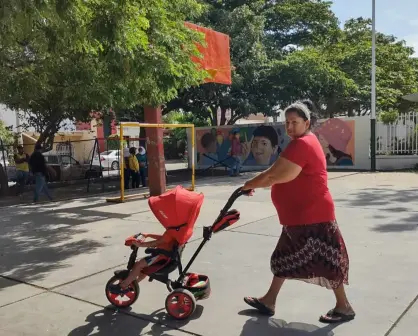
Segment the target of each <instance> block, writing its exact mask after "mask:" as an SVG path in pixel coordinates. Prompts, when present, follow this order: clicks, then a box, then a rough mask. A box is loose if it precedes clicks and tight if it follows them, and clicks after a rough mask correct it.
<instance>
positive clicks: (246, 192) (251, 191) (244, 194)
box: [241, 188, 255, 196]
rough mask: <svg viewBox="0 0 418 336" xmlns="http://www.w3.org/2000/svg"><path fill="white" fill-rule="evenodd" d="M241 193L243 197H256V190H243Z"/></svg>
mask: <svg viewBox="0 0 418 336" xmlns="http://www.w3.org/2000/svg"><path fill="white" fill-rule="evenodd" d="M241 192H242V195H243V196H253V195H254V192H255V190H254V189H247V190H244V189H243V188H241Z"/></svg>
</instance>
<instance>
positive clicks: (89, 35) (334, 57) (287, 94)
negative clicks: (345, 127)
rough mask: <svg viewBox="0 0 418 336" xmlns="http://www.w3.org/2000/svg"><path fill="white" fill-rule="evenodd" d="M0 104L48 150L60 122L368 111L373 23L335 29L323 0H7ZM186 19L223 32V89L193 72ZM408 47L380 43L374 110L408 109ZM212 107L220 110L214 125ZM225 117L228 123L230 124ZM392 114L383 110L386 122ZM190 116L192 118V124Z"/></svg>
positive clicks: (414, 83)
mask: <svg viewBox="0 0 418 336" xmlns="http://www.w3.org/2000/svg"><path fill="white" fill-rule="evenodd" d="M2 6H3V7H2V11H1V12H0V102H2V103H5V104H6V105H7V106H8V107H10V108H12V109H15V110H23V111H25V113H26V114H27V115H28V122H29V124H30V126H35V128H36V129H37V130H39V131H40V133H41V138H40V141H41V142H48V143H51V142H52V140H53V135H54V134H55V133H56V131H57V130H58V128H59V125H60V124H61V123H62V122H63V120H66V119H70V120H78V121H85V120H86V119H89V118H91V111H99V112H103V113H106V111H109V110H110V109H112V110H113V111H116V112H117V113H118V116H119V117H121V116H123V117H125V118H128V119H136V120H138V121H141V120H142V116H143V113H142V110H143V109H142V106H144V105H157V104H163V112H164V113H165V114H167V113H170V112H171V111H182V112H181V113H185V116H184V118H186V119H188V120H195V121H196V122H198V121H204V122H206V121H209V122H210V123H211V124H212V125H217V124H226V123H230V124H232V123H234V122H235V121H236V120H238V119H240V118H245V117H247V116H249V115H250V114H253V113H263V114H264V115H267V116H271V115H274V114H275V113H276V111H277V109H278V107H280V108H283V107H285V105H287V104H289V103H291V102H293V101H295V100H298V99H303V98H310V99H311V100H313V101H314V103H315V104H316V105H317V106H318V107H319V108H320V112H321V113H322V116H333V115H337V114H340V115H341V114H347V115H350V116H353V115H363V114H366V113H368V112H369V110H370V91H371V90H370V85H371V78H370V77H371V76H370V74H371V22H370V20H369V19H365V18H353V19H351V20H348V21H347V22H345V24H344V26H343V27H340V26H339V22H338V20H337V18H336V17H335V15H334V13H333V12H332V10H331V2H330V1H325V0H315V1H313V0H281V1H270V0H232V1H231V0H177V1H166V0H155V1H154V0H153V1H150V0H125V1H107V0H94V1H93V0H88V1H64V0H51V1H16V0H4V1H3V3H2ZM185 21H192V22H194V23H197V24H200V25H202V26H205V27H208V28H212V29H214V30H217V31H219V32H222V33H225V34H228V35H229V36H230V41H231V49H230V52H231V61H232V66H233V69H232V80H233V82H232V85H220V84H214V83H207V84H203V85H201V84H202V82H203V79H204V78H205V77H206V75H207V74H206V72H204V71H201V70H200V69H199V68H198V65H196V64H195V63H193V61H192V60H191V57H190V56H191V55H198V50H197V48H196V45H195V42H201V41H202V35H201V34H199V33H197V32H194V31H192V30H190V29H188V28H187V27H186V26H185V25H184V22H185ZM413 52H414V51H413V49H412V48H410V47H408V46H407V45H406V43H405V42H404V41H401V40H399V39H397V38H396V37H394V36H389V35H385V34H382V33H378V34H377V111H378V112H385V111H395V110H397V111H400V112H403V111H406V110H407V109H408V108H410V107H411V103H408V102H406V101H404V100H402V98H401V97H402V96H403V95H405V94H408V93H412V92H416V91H418V61H417V59H416V58H414V57H411V56H412V55H413ZM218 109H220V110H221V113H220V119H219V120H218V113H217V111H218ZM227 111H231V116H230V118H229V119H227V115H228V113H227ZM391 113H392V112H391ZM191 116H193V117H191Z"/></svg>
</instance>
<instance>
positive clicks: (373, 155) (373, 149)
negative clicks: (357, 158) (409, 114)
mask: <svg viewBox="0 0 418 336" xmlns="http://www.w3.org/2000/svg"><path fill="white" fill-rule="evenodd" d="M371 94H372V106H371V113H370V136H371V146H370V160H371V162H370V168H371V171H372V172H374V171H376V0H372V93H371Z"/></svg>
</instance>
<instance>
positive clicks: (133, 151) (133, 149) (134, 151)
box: [129, 147, 136, 155]
mask: <svg viewBox="0 0 418 336" xmlns="http://www.w3.org/2000/svg"><path fill="white" fill-rule="evenodd" d="M129 153H131V154H132V155H135V153H136V148H135V147H131V148H129Z"/></svg>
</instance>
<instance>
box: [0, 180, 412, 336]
mask: <svg viewBox="0 0 418 336" xmlns="http://www.w3.org/2000/svg"><path fill="white" fill-rule="evenodd" d="M245 178H246V177H243V178H234V179H231V178H216V179H207V180H202V181H200V182H198V185H197V187H198V191H200V192H203V193H204V195H205V202H204V204H203V207H202V210H201V214H200V217H199V219H198V221H197V223H196V226H197V228H196V230H195V232H194V236H193V238H192V241H191V242H190V243H189V244H188V245H187V248H186V250H185V253H184V258H183V260H184V262H187V261H188V258H189V257H190V256H191V254H192V253H193V252H194V251H195V249H196V248H197V246H198V244H199V242H200V238H201V235H202V227H203V226H204V225H210V224H211V223H212V221H213V219H214V217H216V215H217V213H218V211H219V210H220V208H221V207H222V206H223V205H224V203H225V201H226V200H227V198H228V197H229V195H230V194H231V193H232V191H233V190H235V188H237V187H239V186H241V185H242V184H243V182H244V181H245ZM329 184H330V189H331V191H332V194H333V197H334V199H335V201H336V206H337V216H338V221H339V224H340V227H341V230H342V231H343V234H344V238H345V240H346V243H347V247H348V252H349V255H350V286H349V287H348V288H347V289H348V295H349V297H350V300H351V301H352V303H353V306H354V308H355V309H356V312H357V317H356V319H355V320H354V321H353V322H351V323H348V324H345V325H340V326H325V325H322V324H320V323H319V322H318V317H319V315H320V314H323V313H325V312H326V311H328V310H329V309H330V308H332V306H333V304H334V302H333V295H332V293H331V292H329V291H327V290H325V289H322V288H319V287H316V286H313V285H307V284H305V283H302V282H298V281H289V282H287V283H286V284H285V286H284V287H283V291H282V293H281V294H280V297H279V301H278V303H277V309H276V315H275V316H274V317H272V318H265V317H261V316H259V315H257V314H255V313H254V312H253V311H251V310H249V309H248V308H249V307H247V306H246V305H245V304H244V302H243V300H242V298H243V297H244V296H248V295H251V296H253V295H261V294H263V292H264V291H265V290H266V288H267V287H268V285H269V283H270V281H271V273H270V269H269V259H270V254H271V252H272V250H273V249H274V246H275V244H276V243H277V238H278V236H279V235H280V230H281V228H280V225H279V224H278V220H277V216H276V213H275V209H274V207H273V206H272V204H271V202H270V192H269V190H258V191H257V192H256V194H255V195H254V197H252V198H242V199H239V200H238V201H237V202H236V204H235V205H234V208H236V209H238V210H239V211H240V212H241V220H240V221H239V222H238V223H236V224H235V225H234V226H233V227H231V229H229V230H228V231H226V232H223V233H220V234H219V235H215V236H214V237H213V238H212V240H211V241H210V242H209V243H208V244H207V246H205V248H204V249H203V250H202V252H201V254H200V255H199V257H198V258H197V259H196V261H195V263H194V264H193V267H192V271H195V272H200V273H203V274H207V275H209V276H210V281H211V288H212V295H211V297H210V298H209V299H208V300H205V301H201V302H199V303H198V308H197V310H196V313H195V314H194V316H193V317H192V318H191V319H190V320H189V321H185V322H183V323H179V322H176V321H173V320H171V319H169V318H167V316H166V314H165V310H164V302H165V297H166V295H167V290H166V288H165V287H164V285H161V284H159V283H155V282H152V283H148V282H145V283H143V284H141V294H140V297H139V299H138V301H137V302H136V303H135V304H134V305H133V307H132V309H131V310H126V311H125V310H124V311H119V312H114V311H112V310H109V309H108V302H107V300H106V298H105V296H104V293H103V292H104V285H105V283H106V281H107V280H108V279H109V278H110V277H111V275H112V270H113V269H117V268H120V267H122V268H124V267H125V265H126V262H127V257H128V255H129V252H130V251H129V249H127V248H126V247H125V246H124V245H123V241H124V239H125V238H126V237H127V236H129V235H131V234H133V233H137V232H141V231H142V232H146V231H147V232H161V231H162V227H161V225H160V224H158V222H157V220H156V219H155V217H154V216H153V215H152V213H151V212H150V210H149V208H148V204H147V202H146V201H145V200H141V201H133V202H127V203H123V204H106V203H105V202H104V197H92V198H88V199H75V200H72V201H66V202H54V203H50V204H44V205H43V206H42V207H38V206H33V205H28V206H25V207H23V208H18V207H6V208H1V209H0V215H1V216H0V246H1V251H0V274H1V276H0V335H11V336H15V335H16V336H20V335H28V336H31V335H37V336H38V335H41V336H43V335H48V336H49V335H54V336H55V335H57V336H62V335H64V336H65V335H69V336H75V335H79V336H81V335H106V336H107V335H109V336H110V335H124V336H125V335H127V336H134V335H135V336H138V335H153V336H180V335H205V336H211V335H214V336H238V335H239V336H254V335H260V336H261V335H263V336H264V335H267V336H268V335H280V336H282V335H285V336H308V335H309V336H325V335H326V336H330V335H336V336H387V335H390V336H398V335H402V336H409V335H411V336H412V335H414V334H415V332H414V330H416V328H415V327H414V325H412V323H413V321H414V320H415V319H416V317H417V311H418V306H417V303H415V302H413V300H414V299H415V297H416V295H417V293H418V283H417V282H416V276H417V274H415V273H417V271H415V270H416V255H417V253H418V245H417V244H416V242H417V241H418V225H417V224H418V202H417V201H416V200H417V194H418V177H417V175H416V174H413V173H377V174H369V173H355V174H353V173H330V182H329ZM175 275H176V274H173V277H174V276H175ZM411 302H412V304H411ZM11 322H12V323H11Z"/></svg>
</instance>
